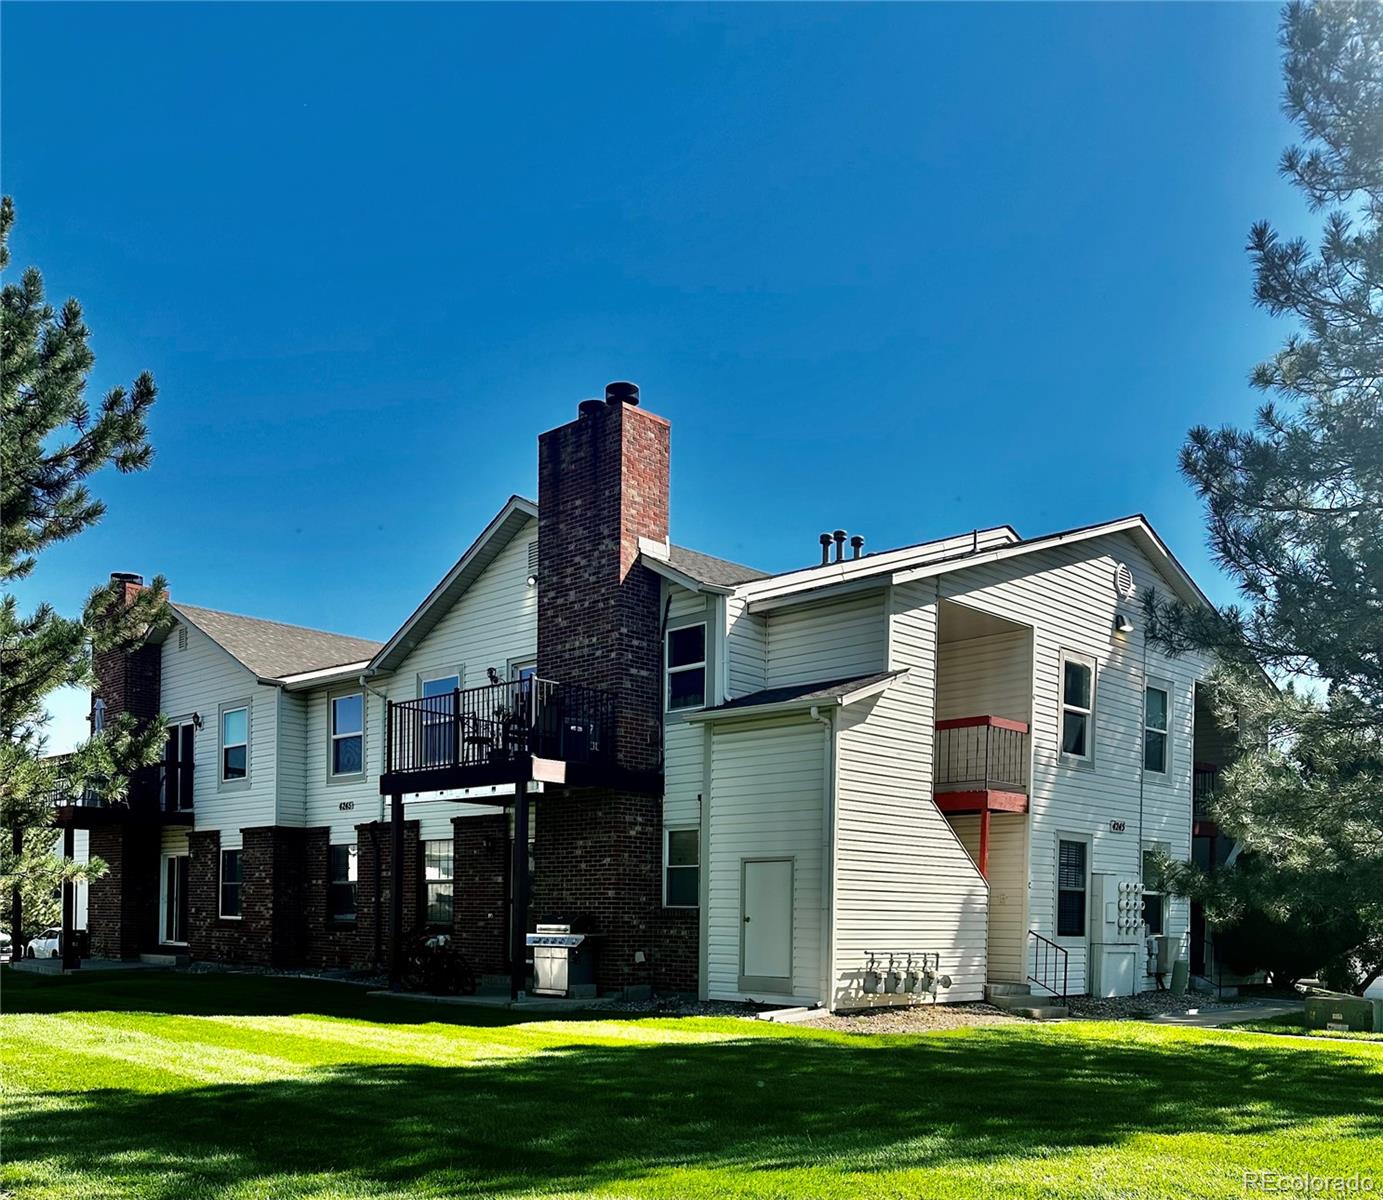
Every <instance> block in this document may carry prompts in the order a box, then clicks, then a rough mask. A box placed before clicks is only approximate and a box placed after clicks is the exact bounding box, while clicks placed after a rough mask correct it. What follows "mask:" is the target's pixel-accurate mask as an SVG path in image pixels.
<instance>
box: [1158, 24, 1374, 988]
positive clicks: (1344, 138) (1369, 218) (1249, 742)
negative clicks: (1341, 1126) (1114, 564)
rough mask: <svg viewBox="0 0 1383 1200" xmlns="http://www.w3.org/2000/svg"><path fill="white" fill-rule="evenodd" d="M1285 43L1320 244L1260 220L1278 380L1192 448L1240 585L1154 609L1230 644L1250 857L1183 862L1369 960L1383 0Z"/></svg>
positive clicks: (1164, 632) (1300, 28)
mask: <svg viewBox="0 0 1383 1200" xmlns="http://www.w3.org/2000/svg"><path fill="white" fill-rule="evenodd" d="M1281 44H1282V48H1283V52H1284V59H1283V65H1284V76H1285V81H1286V86H1285V92H1284V107H1285V110H1286V112H1287V114H1288V115H1289V116H1290V117H1291V118H1292V120H1293V121H1294V122H1295V123H1296V124H1297V125H1298V127H1299V128H1300V129H1301V131H1302V133H1303V134H1304V137H1305V145H1304V146H1294V147H1292V148H1290V149H1288V150H1287V151H1286V152H1285V153H1284V154H1283V156H1282V160H1281V171H1282V174H1283V175H1284V176H1285V177H1286V178H1287V179H1289V180H1291V181H1292V182H1293V183H1294V184H1295V185H1296V186H1297V187H1298V188H1299V189H1300V190H1301V192H1302V194H1303V195H1304V196H1305V197H1306V200H1307V202H1308V204H1309V205H1310V207H1311V208H1312V209H1313V210H1316V211H1324V212H1325V214H1326V215H1325V224H1324V231H1323V233H1322V235H1321V238H1320V242H1319V244H1318V245H1317V246H1316V247H1315V248H1314V249H1313V248H1312V247H1311V246H1310V245H1308V244H1307V242H1306V241H1304V240H1302V239H1284V238H1282V237H1280V236H1279V235H1278V234H1277V233H1276V232H1275V231H1274V229H1273V228H1272V226H1271V225H1269V224H1267V223H1266V222H1265V223H1261V224H1258V225H1255V226H1254V227H1253V230H1252V232H1251V234H1250V237H1249V246H1248V249H1249V253H1250V255H1251V257H1252V261H1253V266H1254V273H1255V282H1254V299H1255V302H1256V303H1257V304H1258V305H1259V306H1261V307H1262V308H1264V309H1266V310H1267V311H1268V312H1270V313H1272V314H1273V315H1274V316H1283V317H1288V318H1292V319H1294V326H1295V328H1294V330H1293V332H1292V333H1291V334H1290V336H1288V338H1287V340H1286V342H1285V344H1284V345H1283V347H1282V348H1281V349H1280V350H1279V351H1278V352H1277V354H1275V355H1274V356H1273V357H1272V358H1271V359H1269V360H1268V361H1267V362H1265V363H1262V364H1261V365H1259V366H1258V367H1257V368H1256V369H1255V370H1254V372H1253V374H1252V377H1251V378H1252V383H1253V385H1254V386H1255V387H1256V388H1258V389H1259V390H1261V391H1263V392H1266V393H1268V394H1269V395H1270V397H1272V398H1271V399H1269V400H1268V402H1266V403H1265V404H1263V405H1262V407H1261V408H1260V409H1259V410H1258V414H1257V420H1256V422H1255V424H1254V427H1253V428H1252V429H1235V428H1224V429H1218V430H1210V429H1206V428H1198V429H1193V430H1192V431H1191V433H1190V435H1189V438H1188V441H1187V444H1186V446H1185V448H1184V449H1183V451H1182V456H1181V469H1182V471H1183V473H1184V474H1185V476H1186V477H1187V479H1189V480H1190V482H1191V484H1192V486H1193V487H1195V489H1196V491H1197V492H1198V493H1199V494H1200V496H1201V497H1202V499H1203V500H1204V502H1205V507H1206V512H1207V516H1208V524H1209V540H1210V545H1211V548H1212V550H1213V551H1214V554H1215V557H1216V559H1217V561H1218V562H1219V564H1220V565H1221V566H1222V567H1223V568H1224V569H1225V570H1226V571H1227V572H1228V573H1229V574H1230V575H1231V576H1232V577H1233V578H1234V580H1235V582H1236V583H1237V584H1238V587H1239V590H1240V593H1241V595H1242V597H1243V603H1242V604H1239V605H1233V606H1228V607H1225V608H1222V609H1220V610H1218V611H1206V610H1205V609H1194V608H1191V607H1188V606H1184V605H1177V604H1167V605H1161V606H1159V605H1153V606H1152V607H1151V608H1150V612H1149V617H1150V627H1151V630H1152V633H1153V636H1154V637H1155V638H1156V639H1158V640H1160V641H1161V642H1162V644H1164V645H1165V646H1167V647H1168V648H1170V649H1171V650H1173V651H1181V650H1185V649H1188V648H1193V647H1194V648H1201V649H1210V650H1213V651H1214V652H1216V654H1217V655H1218V656H1219V659H1220V661H1221V663H1222V666H1221V667H1220V669H1219V671H1218V672H1217V676H1216V696H1217V704H1218V707H1219V710H1220V712H1221V714H1222V716H1223V717H1224V719H1226V720H1238V721H1239V722H1241V728H1242V738H1241V742H1242V753H1241V757H1240V758H1239V759H1238V761H1237V762H1236V763H1235V764H1234V766H1233V767H1232V768H1231V769H1230V770H1229V771H1228V772H1227V773H1226V775H1225V778H1224V788H1223V791H1222V793H1221V794H1220V795H1219V797H1218V799H1217V801H1216V815H1217V817H1218V819H1219V822H1220V825H1221V826H1222V828H1223V829H1224V830H1225V831H1226V832H1227V833H1228V834H1230V835H1231V836H1233V837H1235V838H1237V839H1238V841H1239V842H1240V843H1241V845H1242V846H1243V847H1244V848H1245V849H1246V851H1247V852H1248V853H1249V855H1250V856H1251V860H1252V861H1254V862H1255V863H1256V866H1255V867H1254V869H1252V870H1243V871H1237V872H1236V871H1228V872H1218V873H1216V874H1215V875H1214V876H1212V877H1210V878H1207V877H1205V876H1203V875H1202V874H1200V873H1199V872H1197V871H1195V870H1192V869H1188V868H1185V867H1181V868H1178V869H1176V870H1175V871H1174V882H1175V884H1176V885H1177V886H1178V887H1180V888H1181V889H1182V890H1184V891H1186V892H1189V893H1191V894H1194V895H1196V896H1198V897H1199V898H1201V899H1202V900H1204V901H1205V902H1206V903H1207V906H1208V913H1209V915H1210V916H1211V917H1212V919H1215V918H1218V919H1219V920H1220V921H1227V920H1230V919H1233V918H1236V917H1241V916H1242V915H1243V914H1244V913H1245V912H1246V911H1247V910H1248V909H1249V908H1250V907H1253V908H1257V909H1258V910H1260V911H1261V912H1264V913H1266V914H1267V915H1268V916H1269V917H1270V918H1271V919H1274V920H1277V921H1279V922H1280V923H1281V924H1282V925H1283V927H1284V928H1286V927H1296V928H1302V929H1310V928H1318V927H1319V926H1320V923H1321V922H1322V921H1324V920H1326V919H1334V920H1336V921H1337V922H1338V921H1339V920H1341V919H1343V920H1344V921H1345V923H1346V924H1350V923H1353V924H1354V925H1357V929H1358V933H1357V935H1356V937H1355V938H1354V939H1353V940H1354V943H1355V944H1354V945H1353V946H1352V947H1351V949H1350V951H1349V954H1350V955H1352V956H1353V961H1354V963H1355V964H1356V966H1359V967H1362V970H1360V971H1358V972H1356V982H1358V976H1359V975H1363V976H1365V977H1372V976H1374V975H1376V974H1377V973H1378V971H1379V969H1380V968H1383V962H1379V961H1371V956H1372V959H1373V960H1376V959H1377V951H1378V947H1379V940H1380V939H1379V936H1378V931H1380V930H1383V5H1379V4H1376V3H1371V2H1369V3H1329V2H1322V3H1314V4H1300V3H1294V4H1290V5H1288V6H1287V7H1286V8H1285V9H1284V10H1283V17H1282V25H1281ZM1265 668H1266V670H1267V671H1268V672H1269V673H1271V675H1272V676H1273V677H1274V678H1275V679H1276V681H1277V682H1278V683H1279V684H1281V685H1283V686H1281V687H1280V688H1274V687H1272V686H1270V685H1269V684H1268V682H1267V680H1266V679H1265V677H1264V674H1263V669H1265ZM1370 946H1372V947H1373V949H1372V950H1370V949H1369V947H1370Z"/></svg>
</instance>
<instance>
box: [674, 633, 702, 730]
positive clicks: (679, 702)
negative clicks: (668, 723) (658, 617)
mask: <svg viewBox="0 0 1383 1200" xmlns="http://www.w3.org/2000/svg"><path fill="white" fill-rule="evenodd" d="M666 661H667V707H668V711H669V712H677V711H679V710H682V709H691V708H701V707H702V706H703V705H704V704H705V703H706V626H705V624H704V623H702V624H699V625H683V626H682V627H681V628H679V629H669V630H668V631H667V660H666Z"/></svg>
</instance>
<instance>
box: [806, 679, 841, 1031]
mask: <svg viewBox="0 0 1383 1200" xmlns="http://www.w3.org/2000/svg"><path fill="white" fill-rule="evenodd" d="M811 718H812V720H813V721H815V722H817V724H819V725H820V726H821V727H822V729H823V730H824V731H825V734H826V736H825V738H824V739H823V740H824V743H825V744H824V747H823V749H822V755H823V762H822V768H823V770H824V772H825V787H824V788H823V791H824V792H825V797H824V800H823V811H822V814H821V821H822V831H823V836H822V843H823V847H822V850H823V855H824V861H823V863H822V871H821V933H822V937H821V944H822V946H823V947H824V948H825V961H824V962H823V963H822V966H821V1005H822V1007H823V1008H828V1009H829V1008H830V1007H831V984H832V980H833V978H834V974H835V964H836V924H835V920H834V914H835V893H836V762H835V759H836V755H835V741H836V739H835V728H836V723H835V720H834V719H833V718H832V716H831V714H830V713H826V714H825V715H823V714H822V713H821V710H820V708H819V707H818V706H817V705H815V704H813V705H812V707H811Z"/></svg>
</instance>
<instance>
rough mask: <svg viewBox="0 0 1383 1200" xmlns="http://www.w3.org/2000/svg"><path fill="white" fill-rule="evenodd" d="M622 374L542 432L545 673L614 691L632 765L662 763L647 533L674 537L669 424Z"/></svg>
mask: <svg viewBox="0 0 1383 1200" xmlns="http://www.w3.org/2000/svg"><path fill="white" fill-rule="evenodd" d="M638 404H639V389H638V388H637V387H636V386H635V385H634V384H631V383H612V384H610V385H609V387H607V388H606V389H605V400H604V402H601V401H599V400H586V401H583V402H582V404H581V406H580V415H579V416H578V417H577V419H576V420H574V421H571V422H569V423H568V424H566V425H562V426H560V427H558V428H557V429H552V430H549V431H548V432H547V433H544V434H542V435H541V436H540V437H539V438H538V545H539V566H538V572H539V580H538V673H539V674H540V675H541V676H542V677H543V678H545V679H553V680H556V681H558V682H561V683H575V684H585V685H586V686H589V687H593V688H598V689H600V690H601V691H603V692H606V693H607V694H609V695H611V696H613V697H615V704H616V724H617V728H618V736H617V742H616V745H617V752H618V757H619V761H620V763H621V765H623V766H625V767H628V768H630V769H633V770H651V769H656V768H657V767H658V765H659V758H660V752H659V742H660V734H659V730H660V724H661V712H662V683H661V663H662V647H661V644H660V637H661V628H660V620H661V614H660V612H659V593H660V588H659V581H658V577H657V576H656V575H654V574H653V572H651V571H649V570H648V569H647V568H646V567H644V566H641V565H640V564H639V563H638V562H637V559H638V554H639V538H641V537H645V538H651V539H653V540H655V541H659V542H664V541H666V540H667V536H668V466H669V453H670V438H669V433H670V426H669V424H668V422H667V421H666V420H665V419H664V418H662V417H659V416H656V415H654V414H653V413H650V412H648V411H646V410H645V409H642V408H640V407H639V406H638Z"/></svg>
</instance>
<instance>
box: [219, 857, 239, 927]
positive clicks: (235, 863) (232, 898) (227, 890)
mask: <svg viewBox="0 0 1383 1200" xmlns="http://www.w3.org/2000/svg"><path fill="white" fill-rule="evenodd" d="M240 886H241V874H240V851H239V850H222V851H221V916H223V917H239V916H240Z"/></svg>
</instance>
